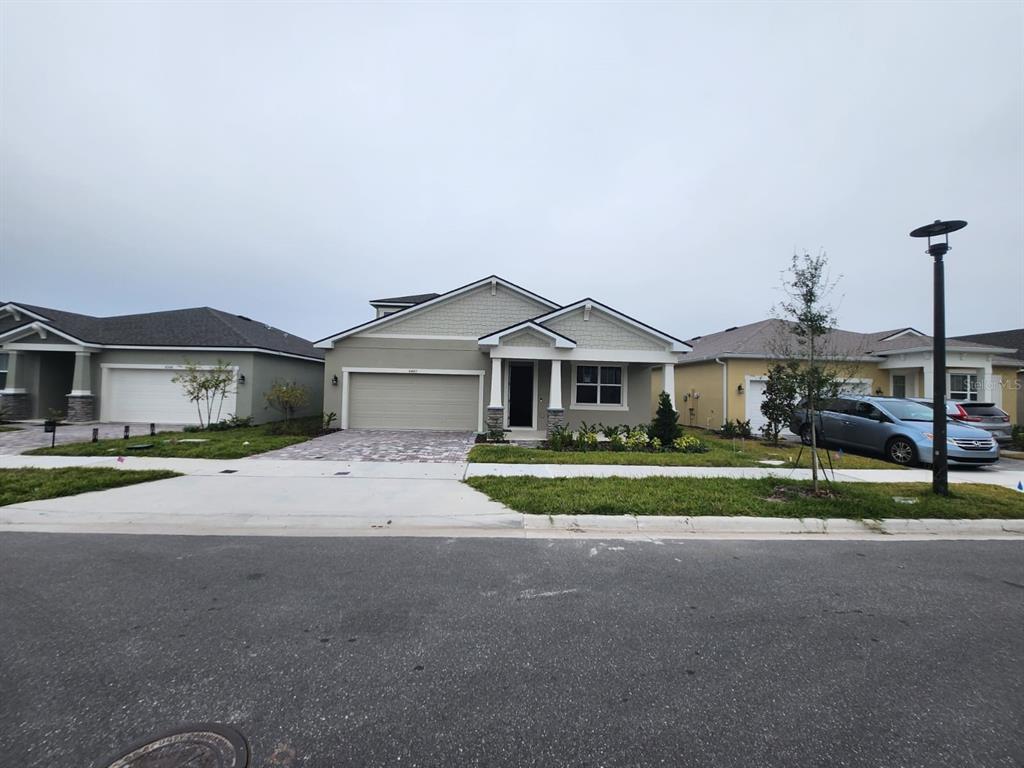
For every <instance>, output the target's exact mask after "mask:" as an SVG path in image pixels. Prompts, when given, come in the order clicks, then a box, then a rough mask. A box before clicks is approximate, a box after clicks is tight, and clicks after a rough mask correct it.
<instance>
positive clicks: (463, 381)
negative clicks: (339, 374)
mask: <svg viewBox="0 0 1024 768" xmlns="http://www.w3.org/2000/svg"><path fill="white" fill-rule="evenodd" d="M348 413H349V418H348V426H349V427H350V428H352V429H450V430H460V431H461V430H468V431H472V432H475V431H476V430H477V428H478V426H479V422H480V413H481V405H480V377H479V376H453V375H445V374H425V373H419V374H417V373H351V374H349V394H348Z"/></svg>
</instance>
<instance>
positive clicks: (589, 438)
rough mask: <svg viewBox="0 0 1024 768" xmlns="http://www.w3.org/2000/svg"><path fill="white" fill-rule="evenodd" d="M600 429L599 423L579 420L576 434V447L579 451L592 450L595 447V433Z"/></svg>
mask: <svg viewBox="0 0 1024 768" xmlns="http://www.w3.org/2000/svg"><path fill="white" fill-rule="evenodd" d="M600 430H601V425H600V424H587V422H585V421H581V422H580V428H579V432H578V434H577V435H576V443H577V447H578V448H579V449H580V450H581V451H592V450H594V449H595V448H597V433H598V432H599V431H600Z"/></svg>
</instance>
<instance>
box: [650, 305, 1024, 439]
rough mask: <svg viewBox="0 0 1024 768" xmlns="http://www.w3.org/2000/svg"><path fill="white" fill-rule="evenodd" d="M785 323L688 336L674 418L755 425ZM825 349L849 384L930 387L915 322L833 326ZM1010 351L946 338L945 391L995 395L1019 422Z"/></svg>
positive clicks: (918, 392)
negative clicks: (868, 327) (874, 328)
mask: <svg viewBox="0 0 1024 768" xmlns="http://www.w3.org/2000/svg"><path fill="white" fill-rule="evenodd" d="M789 328H790V326H789V325H788V323H787V322H786V321H783V320H777V319H771V320H762V321H760V322H757V323H751V324H749V325H743V326H736V327H733V328H727V329H725V330H724V331H719V332H718V333H712V334H708V335H706V336H696V337H694V338H692V339H690V340H689V342H688V343H689V344H691V345H692V347H693V351H692V352H691V353H690V354H688V355H686V356H685V357H684V358H683V359H682V360H681V361H680V364H679V365H677V366H676V369H675V392H676V397H677V399H678V401H679V406H678V410H679V412H680V422H681V423H684V424H691V425H694V426H699V427H705V428H711V429H717V428H718V427H719V426H721V425H722V424H723V423H725V422H727V421H735V420H736V419H739V420H749V421H750V426H751V428H752V429H753V430H754V431H755V432H756V431H757V430H758V429H760V427H761V426H762V425H763V424H764V423H765V419H764V417H763V416H762V415H761V402H762V400H763V397H764V389H765V382H766V381H767V373H768V369H769V367H770V366H771V365H772V363H773V362H776V361H777V360H778V359H779V357H780V354H779V350H780V349H783V348H785V347H786V346H787V343H788V345H789V347H790V348H793V344H792V341H791V334H790V331H789ZM787 337H789V338H788V339H787ZM824 349H826V350H828V351H829V354H830V355H833V356H835V357H836V359H840V360H842V362H843V364H844V368H845V369H846V370H845V371H844V374H846V381H847V391H849V392H852V393H862V394H883V395H893V396H896V397H929V396H930V395H931V391H932V339H931V337H930V336H927V335H925V334H924V333H921V332H920V331H918V330H916V329H914V328H896V329H893V330H889V331H880V332H877V333H856V332H853V331H844V330H840V329H835V330H833V331H832V332H831V333H830V334H829V335H828V337H827V338H826V339H825V340H824ZM1016 351H1017V350H1016V348H1013V347H1008V346H1006V345H1004V344H1002V343H998V344H989V343H979V342H975V341H962V340H959V339H947V342H946V391H947V393H948V395H947V397H948V398H949V399H953V400H991V401H994V402H995V403H996V404H997V405H999V406H1000V407H1001V408H1003V409H1004V410H1006V411H1007V412H1008V413H1009V414H1010V418H1011V420H1012V421H1013V422H1014V423H1019V420H1020V411H1019V410H1018V407H1017V401H1016V398H1015V397H1007V396H1006V391H1007V389H1008V388H1009V387H1011V386H1012V384H1010V382H1014V381H1015V380H1016V376H1017V370H1018V369H1019V368H1020V362H1019V361H1017V360H1014V359H1012V358H1011V357H1008V356H1009V355H1012V354H1014V353H1015V352H1016ZM663 380H664V379H662V378H661V376H660V375H659V374H658V373H657V372H656V373H655V375H654V378H653V381H652V391H659V390H660V388H661V387H662V386H663V384H662V381H663Z"/></svg>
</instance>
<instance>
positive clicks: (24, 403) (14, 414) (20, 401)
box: [0, 392, 32, 421]
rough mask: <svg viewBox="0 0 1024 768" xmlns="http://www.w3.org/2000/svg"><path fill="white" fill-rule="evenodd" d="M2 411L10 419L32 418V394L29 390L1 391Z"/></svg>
mask: <svg viewBox="0 0 1024 768" xmlns="http://www.w3.org/2000/svg"><path fill="white" fill-rule="evenodd" d="M0 411H2V412H3V416H4V418H5V419H7V420H8V421H23V420H25V419H31V418H32V396H31V395H30V394H29V393H28V392H3V393H0Z"/></svg>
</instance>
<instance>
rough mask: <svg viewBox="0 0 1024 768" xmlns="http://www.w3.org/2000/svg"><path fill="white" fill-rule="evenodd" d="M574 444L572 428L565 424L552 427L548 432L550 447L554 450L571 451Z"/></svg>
mask: <svg viewBox="0 0 1024 768" xmlns="http://www.w3.org/2000/svg"><path fill="white" fill-rule="evenodd" d="M573 444H574V442H573V438H572V430H571V429H569V428H568V427H567V426H565V425H564V424H563V425H561V426H558V427H552V428H551V430H550V431H549V433H548V448H550V449H551V450H552V451H571V450H572V448H573Z"/></svg>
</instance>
